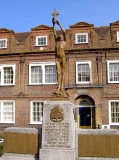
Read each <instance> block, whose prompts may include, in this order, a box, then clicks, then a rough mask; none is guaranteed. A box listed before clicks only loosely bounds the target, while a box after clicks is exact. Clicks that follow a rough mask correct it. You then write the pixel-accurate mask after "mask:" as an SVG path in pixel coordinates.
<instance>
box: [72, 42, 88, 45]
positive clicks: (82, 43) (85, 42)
mask: <svg viewBox="0 0 119 160" xmlns="http://www.w3.org/2000/svg"><path fill="white" fill-rule="evenodd" d="M88 43H89V42H82V43H74V44H75V45H77V44H88Z"/></svg>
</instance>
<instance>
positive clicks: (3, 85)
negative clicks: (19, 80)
mask: <svg viewBox="0 0 119 160" xmlns="http://www.w3.org/2000/svg"><path fill="white" fill-rule="evenodd" d="M7 86H15V84H1V85H0V87H7Z"/></svg>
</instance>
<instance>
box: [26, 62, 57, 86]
mask: <svg viewBox="0 0 119 160" xmlns="http://www.w3.org/2000/svg"><path fill="white" fill-rule="evenodd" d="M46 65H54V66H56V64H55V62H36V63H29V85H42V84H43V85H47V84H48V85H52V84H57V81H56V82H55V83H46V82H45V66H46ZM32 66H41V68H42V82H41V83H32V82H31V67H32ZM56 74H57V73H56ZM56 76H57V75H56ZM56 79H57V78H56Z"/></svg>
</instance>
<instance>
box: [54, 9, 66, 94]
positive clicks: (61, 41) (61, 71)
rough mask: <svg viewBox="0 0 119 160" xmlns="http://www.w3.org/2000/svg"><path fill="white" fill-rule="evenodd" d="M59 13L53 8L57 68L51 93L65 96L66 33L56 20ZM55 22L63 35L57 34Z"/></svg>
mask: <svg viewBox="0 0 119 160" xmlns="http://www.w3.org/2000/svg"><path fill="white" fill-rule="evenodd" d="M58 14H59V13H58V12H56V10H54V12H53V13H52V15H53V16H54V17H53V19H52V23H53V32H54V38H55V58H56V69H57V81H58V88H57V89H56V91H54V92H53V95H55V96H57V97H67V92H66V91H65V88H64V83H65V68H66V57H65V52H64V48H65V46H66V33H65V30H64V28H63V27H62V26H61V24H60V23H59V21H58V20H56V16H57V15H58ZM55 24H57V25H59V27H60V28H61V31H62V33H63V35H57V33H56V29H55Z"/></svg>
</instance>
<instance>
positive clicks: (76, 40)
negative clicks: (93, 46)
mask: <svg viewBox="0 0 119 160" xmlns="http://www.w3.org/2000/svg"><path fill="white" fill-rule="evenodd" d="M82 35H85V36H86V42H78V36H82ZM82 43H88V33H77V34H75V44H82Z"/></svg>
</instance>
